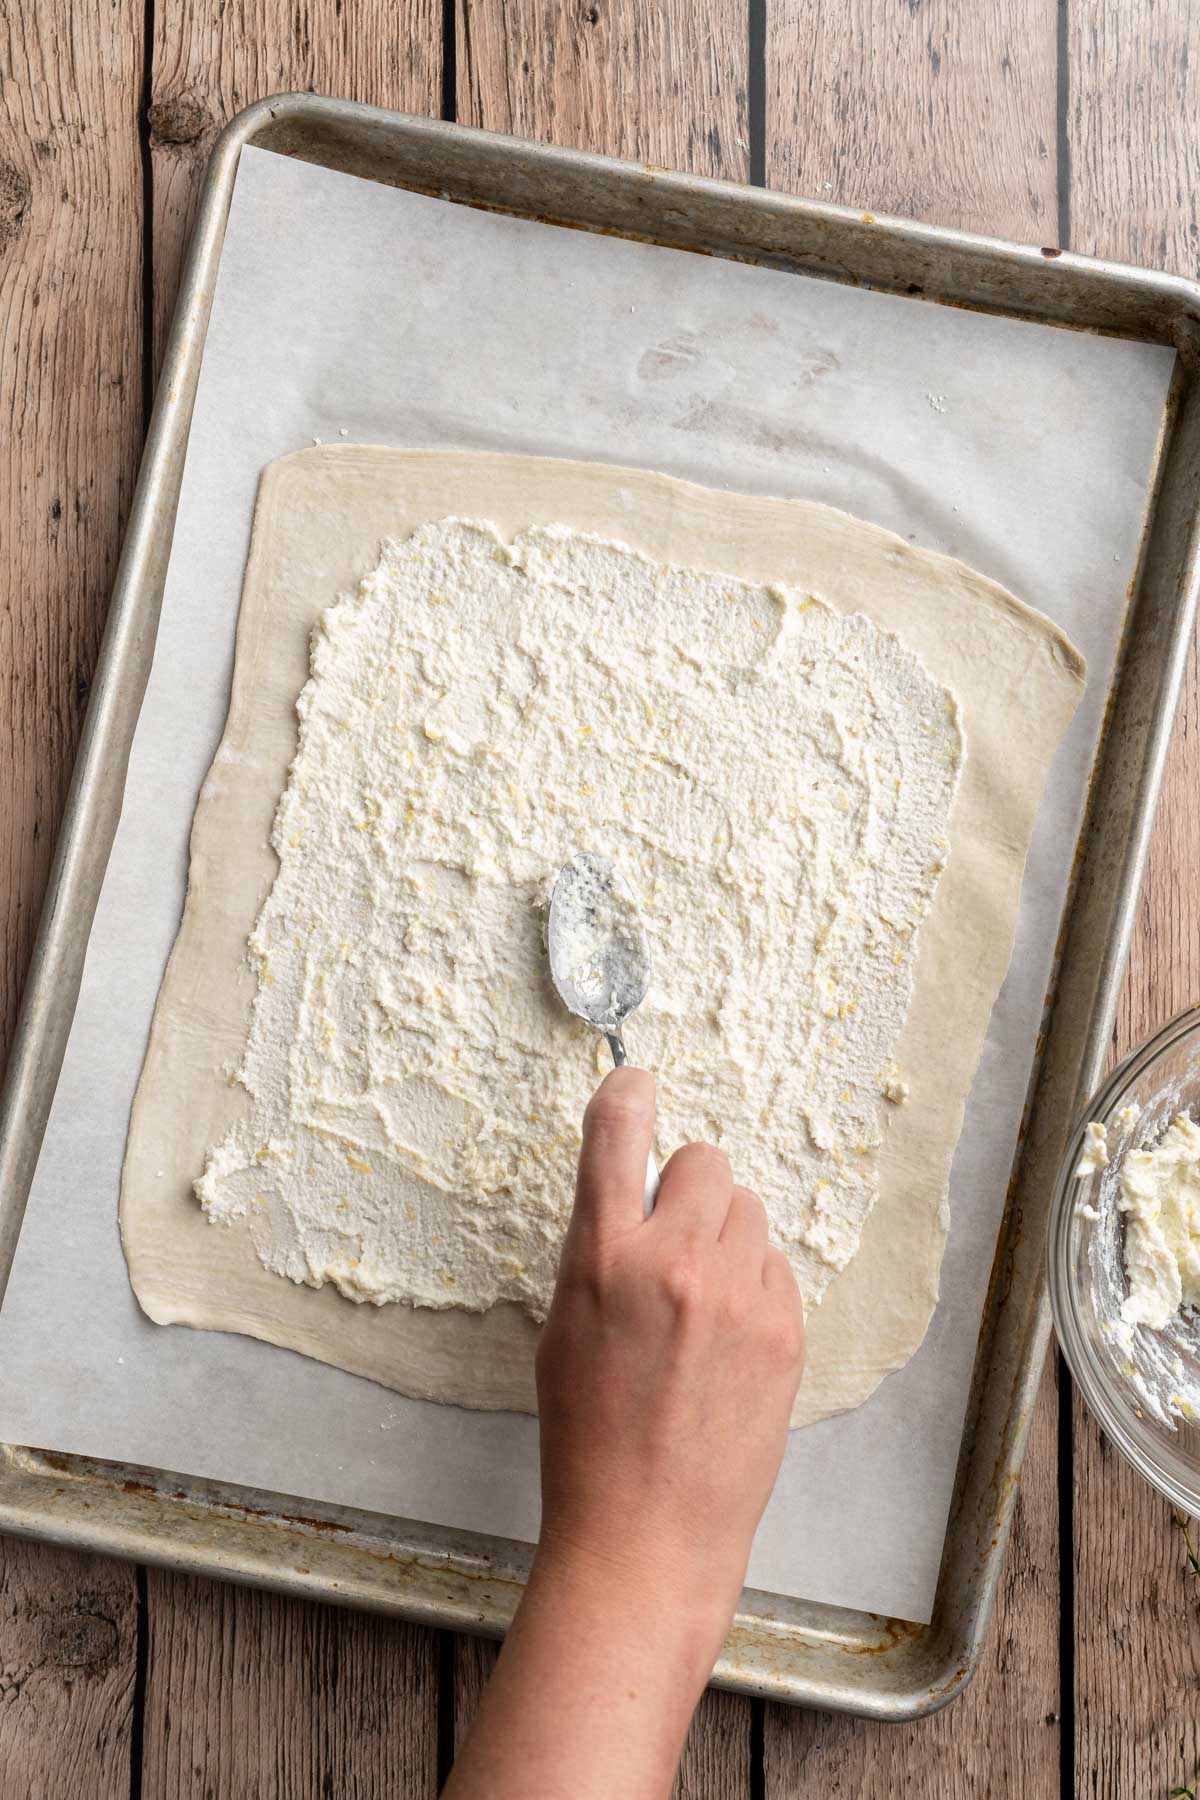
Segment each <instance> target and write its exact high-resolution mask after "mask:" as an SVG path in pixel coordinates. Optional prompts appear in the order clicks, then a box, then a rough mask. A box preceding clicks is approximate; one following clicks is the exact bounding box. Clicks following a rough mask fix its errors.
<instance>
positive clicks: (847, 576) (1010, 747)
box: [120, 445, 1085, 1427]
mask: <svg viewBox="0 0 1200 1800" xmlns="http://www.w3.org/2000/svg"><path fill="white" fill-rule="evenodd" d="M448 515H457V516H459V517H468V518H470V517H475V518H482V519H488V520H490V521H491V522H492V523H493V524H495V525H496V527H497V528H498V529H499V530H500V531H501V533H502V534H503V535H504V536H505V537H506V538H511V537H513V536H515V535H516V534H517V533H518V532H520V531H522V530H524V529H526V528H527V527H529V526H531V525H539V524H552V523H558V524H566V525H570V526H573V527H575V528H576V529H578V530H581V531H588V532H593V533H596V534H597V535H600V536H604V537H608V538H612V539H615V540H617V541H619V542H621V543H625V544H629V545H631V546H632V547H634V548H636V549H639V550H642V551H644V552H645V553H647V554H648V555H650V556H653V557H656V558H658V559H659V560H661V561H672V562H678V563H683V564H690V565H691V566H693V567H696V568H703V569H710V570H714V571H718V572H721V573H726V574H730V575H735V576H739V577H741V578H743V579H746V580H750V581H763V582H774V583H778V584H780V585H784V586H796V587H798V588H801V589H802V590H804V591H810V592H815V593H818V594H820V595H821V597H822V598H823V599H825V600H826V601H827V602H828V603H829V604H830V605H832V606H833V607H835V608H836V609H838V610H839V611H843V612H855V611H861V612H864V613H866V614H867V615H868V617H870V618H871V619H873V620H874V621H875V622H876V623H877V624H879V625H881V626H883V627H884V628H885V629H887V630H892V631H897V632H898V633H899V634H900V636H901V637H902V638H903V639H904V641H905V642H906V643H907V644H908V645H909V646H910V647H911V648H912V649H913V650H914V651H916V653H917V654H918V655H919V656H921V658H922V660H923V661H924V662H925V664H926V666H927V667H928V668H929V669H930V671H931V672H932V673H933V674H934V675H935V676H936V677H937V678H938V679H939V680H941V681H942V682H944V684H945V685H946V686H947V687H949V688H950V689H951V690H952V691H953V692H954V693H955V695H956V696H957V698H958V700H959V703H960V706H961V709H962V718H963V726H964V731H965V735H966V740H967V759H966V765H965V768H964V771H963V777H962V781H961V784H960V787H959V793H958V797H957V800H956V803H955V808H954V813H953V817H952V823H951V841H950V856H949V861H948V863H947V867H946V871H945V873H944V875H943V876H942V879H941V881H940V883H939V886H938V889H937V893H936V895H935V899H934V904H933V908H932V911H931V913H930V915H929V917H928V918H927V919H926V921H925V923H924V926H923V927H922V932H921V938H920V942H919V945H918V955H917V967H916V986H915V991H914V997H913V1003H912V1006H911V1008H910V1012H909V1016H908V1021H907V1024H906V1027H905V1031H904V1035H903V1038H902V1041H901V1044H900V1047H899V1050H898V1056H897V1060H898V1062H899V1064H900V1067H901V1069H902V1071H903V1073H904V1076H905V1078H906V1080H908V1082H909V1084H910V1089H911V1094H910V1098H909V1100H908V1103H907V1104H906V1105H904V1106H902V1107H900V1108H896V1109H891V1108H889V1109H888V1112H887V1116H886V1117H885V1120H884V1131H885V1136H884V1143H883V1147H882V1149H881V1152H880V1162H879V1170H880V1199H879V1201H878V1203H877V1204H876V1206H875V1208H874V1210H873V1211H872V1213H871V1215H870V1217H869V1218H868V1220H867V1222H866V1225H865V1227H864V1230H863V1235H862V1240H861V1243H860V1247H859V1250H858V1253H857V1255H856V1257H855V1259H854V1261H853V1262H852V1263H851V1264H850V1266H849V1268H848V1269H846V1270H845V1271H844V1273H843V1274H842V1275H841V1276H839V1277H838V1278H837V1279H836V1281H835V1282H834V1283H833V1285H832V1287H831V1288H830V1290H829V1292H828V1293H827V1295H826V1297H825V1299H824V1301H823V1303H822V1305H821V1306H820V1307H819V1308H817V1309H816V1310H815V1311H814V1313H813V1314H812V1316H811V1318H810V1320H809V1323H808V1366H807V1369H806V1373H805V1377H804V1381H803V1383H802V1384H801V1388H800V1393H799V1395H798V1397H797V1401H796V1406H795V1409H794V1411H793V1415H792V1425H793V1427H796V1426H800V1425H806V1424H811V1423H814V1422H816V1421H817V1420H819V1419H823V1418H827V1417H830V1416H832V1415H834V1414H836V1413H839V1412H844V1411H846V1410H848V1409H850V1408H851V1407H854V1406H857V1405H860V1404H861V1403H862V1402H863V1401H864V1400H865V1399H867V1398H868V1397H869V1396H870V1394H871V1393H873V1392H874V1390H875V1389H876V1388H877V1387H878V1385H879V1383H880V1382H881V1381H882V1380H883V1378H884V1377H885V1376H886V1375H888V1374H890V1373H892V1372H893V1371H894V1370H896V1369H899V1368H901V1367H902V1366H903V1365H904V1363H906V1362H907V1361H908V1360H909V1358H910V1357H911V1356H912V1355H913V1353H914V1352H915V1351H916V1350H917V1348H918V1347H919V1345H920V1343H921V1341H922V1339H923V1338H924V1336H925V1332H926V1329H927V1327H928V1324H929V1321H930V1318H931V1317H932V1314H933V1310H934V1307H935V1305H936V1303H937V1295H938V1284H939V1273H940V1267H941V1260H942V1253H943V1250H944V1246H945V1238H946V1229H947V1225H948V1217H947V1207H946V1193H947V1186H948V1181H949V1174H950V1165H951V1161H952V1159H953V1155H954V1151H955V1148H956V1145H957V1142H958V1137H959V1132H960V1129H961V1125H962V1118H963V1114H964V1110H965V1105H966V1101H967V1096H968V1093H969V1090H970V1086H971V1083H972V1081H973V1079H974V1074H975V1069H976V1066H977V1063H978V1060H979V1055H980V1052H981V1050H982V1046H983V1041H984V1037H985V1035H986V1032H987V1026H988V1022H989V1019H990V1016H991V1010H992V1006H993V1004H994V1002H995V998H996V995H997V993H998V992H999V988H1000V984H1001V982H1002V980H1003V978H1004V975H1005V972H1006V970H1007V967H1008V961H1009V956H1010V953H1011V948H1012V940H1013V935H1014V933H1015V929H1016V920H1017V912H1018V906H1019V901H1020V891H1021V881H1022V876H1023V873H1024V866H1025V858H1026V853H1027V850H1028V845H1029V839H1030V836H1031V834H1032V830H1033V824H1034V820H1035V818H1036V814H1037V807H1038V802H1039V799H1040V795H1041V791H1042V787H1043V783H1044V780H1045V776H1046V772H1047V770H1048V767H1049V764H1050V761H1051V758H1052V756H1053V753H1054V751H1055V749H1056V748H1057V745H1058V743H1059V741H1060V739H1061V737H1062V734H1063V732H1064V731H1065V729H1066V727H1067V725H1068V723H1069V722H1070V719H1071V717H1072V715H1073V713H1074V711H1075V708H1076V706H1077V704H1078V701H1079V698H1080V695H1081V693H1082V688H1083V681H1084V673H1085V671H1084V664H1083V660H1082V658H1081V657H1080V655H1079V653H1078V652H1077V651H1076V650H1075V649H1074V647H1073V646H1072V645H1071V643H1070V642H1069V640H1068V639H1067V638H1066V637H1065V636H1064V635H1063V633H1062V632H1061V631H1059V629H1058V628H1057V627H1056V626H1055V625H1054V624H1053V623H1052V622H1050V621H1049V620H1047V619H1046V618H1044V617H1043V616H1042V615H1040V614H1038V613H1035V612H1033V611H1032V610H1031V609H1030V608H1028V607H1026V606H1025V605H1023V603H1022V602H1020V601H1018V600H1016V599H1015V598H1014V597H1013V596H1012V595H1011V594H1009V593H1008V592H1007V591H1006V590H1005V589H1004V588H1002V587H1000V586H999V585H998V584H997V583H995V582H992V581H990V580H988V579H987V578H986V577H984V576H982V575H979V574H977V573H975V572H974V571H972V570H971V569H969V568H967V567H966V565H964V564H962V563H959V562H957V561H955V560H954V559H953V558H950V557H947V556H943V555H940V554H939V553H937V552H933V551H929V550H923V549H918V548H915V547H914V546H912V545H910V544H908V543H906V542H905V541H904V540H903V539H901V538H899V537H896V536H895V535H894V534H893V533H891V532H889V531H886V530H884V529H883V528H881V527H879V526H874V525H870V524H867V523H866V522H864V521H861V520H858V519H854V518H851V517H850V516H849V515H847V514H844V513H841V512H838V511H836V510H834V509H833V508H830V507H827V506H823V505H820V504H817V503H814V502H811V501H804V500H785V499H772V498H763V497H759V496H753V495H743V494H735V493H730V492H725V491H722V490H718V489H710V488H705V487H701V486H698V485H697V484H695V483H692V482H686V481H681V480H678V479H676V478H675V477H671V476H666V475H660V474H656V473H653V472H650V471H647V470H640V469H627V468H622V467H619V466H616V465H609V464H603V463H590V462H570V461H564V460H559V459H553V458H542V457H530V456H516V455H507V454H494V453H482V452H458V451H437V450H435V451H410V450H396V449H386V448H372V447H361V446H356V445H328V446H321V447H317V448H313V449H306V450H301V451H297V452H295V453H293V454H291V455H289V456H284V457H281V458H279V459H277V460H276V461H275V462H273V463H271V464H269V465H268V466H267V468H266V469H265V470H264V471H263V475H262V478H261V482H260V486H259V492H258V498H257V504H256V508H255V514H254V522H253V530H252V535H251V544H250V553H249V558H248V561H247V567H246V575H245V581H244V585H243V590H242V600H241V607H240V611H239V615H238V620H237V636H236V654H235V661H234V671H233V681H232V690H231V696H230V705H229V713H228V717H227V719H226V723H225V728H224V732H223V735H222V738H221V743H220V746H219V748H218V750H217V753H216V757H215V759H214V762H213V764H212V767H211V769H210V771H209V774H208V776H207V778H206V780H205V782H204V785H203V787H202V789H201V793H200V797H199V800H198V802H197V806H196V812H195V816H194V818H193V822H192V831H191V842H190V857H189V873H188V886H187V896H186V901H185V905H184V912H183V918H182V922H181V925H180V929H179V934H178V936H177V938H176V941H175V945H174V948H173V949H172V952H171V955H170V958H169V960H168V963H167V967H166V972H165V974H164V977H163V982H162V985H161V988H160V990H159V995H158V1000H157V1003H156V1006H155V1011H154V1016H153V1020H152V1023H151V1027H150V1034H149V1039H148V1045H147V1051H146V1059H145V1063H144V1065H143V1070H142V1075H141V1079H140V1082H139V1085H138V1089H137V1093H136V1095H135V1098H134V1103H133V1109H132V1112H131V1117H130V1130H129V1138H128V1142H127V1146H126V1156H125V1164H124V1170H123V1175H122V1185H121V1202H120V1223H121V1237H122V1244H123V1247H124V1251H125V1256H126V1260H127V1263H128V1266H129V1272H130V1279H131V1282H132V1285H133V1289H134V1293H135V1295H136V1297H137V1299H138V1302H139V1304H140V1305H141V1307H142V1309H143V1310H144V1311H145V1312H146V1314H147V1315H148V1316H149V1317H150V1318H151V1319H153V1320H155V1321H156V1322H158V1323H162V1324H188V1325H192V1326H195V1327H199V1328H202V1329H208V1330H222V1331H235V1332H241V1333H244V1334H247V1335H250V1336H253V1337H258V1338H261V1339H263V1340H265V1341H267V1342H270V1343H275V1344H279V1345H282V1346H284V1347H286V1348H289V1349H292V1350H296V1351H299V1352H301V1353H302V1354H305V1355H308V1356H312V1357H315V1358H317V1359H318V1360H320V1361H323V1362H328V1363H332V1364H334V1365H336V1366H338V1367H341V1368H344V1369H348V1370H350V1371H351V1372H352V1373H354V1374H358V1375H365V1376H368V1377H369V1378H371V1379H373V1380H375V1381H378V1382H380V1383H382V1384H383V1385H384V1386H387V1387H391V1388H394V1389H396V1390H397V1391H399V1392H402V1393H406V1394H411V1395H414V1396H416V1397H418V1398H422V1399H435V1400H440V1401H445V1402H451V1403H455V1404H458V1405H464V1406H471V1407H477V1408H493V1409H494V1408H502V1409H513V1410H518V1411H524V1412H533V1411H535V1410H536V1403H535V1396H534V1388H533V1348H534V1345H535V1344H536V1341H537V1336H538V1330H537V1327H536V1326H535V1325H534V1324H533V1322H532V1321H531V1320H530V1319H529V1318H528V1317H527V1316H526V1315H525V1314H524V1313H523V1312H522V1311H521V1310H520V1309H519V1308H517V1307H515V1306H512V1305H510V1304H507V1303H504V1304H501V1305H499V1306H496V1307H494V1308H492V1310H491V1311H490V1312H488V1313H484V1314H472V1313H467V1312H464V1311H462V1310H461V1309H457V1308H448V1309H446V1310H445V1311H443V1312H433V1311H429V1310H426V1309H422V1308H410V1307H404V1306H397V1305H392V1306H387V1307H383V1308H377V1307H374V1306H371V1305H355V1304H353V1303H351V1302H349V1301H347V1300H344V1299H343V1298H342V1297H341V1296H340V1295H339V1294H338V1293H337V1292H336V1290H334V1289H333V1288H332V1287H325V1288H322V1289H316V1290H314V1289H311V1288H305V1287H296V1286H293V1285H292V1284H291V1283H290V1282H288V1281H286V1280H284V1279H283V1278H282V1277H280V1276H277V1275H274V1274H272V1273H271V1272H270V1271H269V1270H267V1269H265V1268H264V1267H263V1266H262V1264H261V1263H260V1262H259V1260H258V1257H257V1255H256V1254H255V1251H254V1249H253V1246H252V1244H251V1243H250V1241H249V1237H248V1235H247V1233H246V1231H245V1229H244V1226H242V1225H240V1224H234V1225H230V1226H214V1225H210V1224H209V1223H208V1221H207V1220H206V1219H205V1217H204V1215H203V1214H202V1212H201V1210H200V1208H199V1206H198V1205H197V1203H196V1201H195V1199H194V1197H193V1194H192V1181H193V1180H194V1178H195V1175H196V1174H197V1173H198V1172H199V1170H200V1168H201V1166H202V1164H203V1157H204V1154H205V1152H206V1150H207V1149H208V1148H209V1146H210V1145H211V1144H212V1143H214V1142H216V1141H217V1140H218V1139H219V1138H220V1137H221V1136H223V1135H224V1133H225V1131H226V1130H227V1129H228V1126H229V1125H230V1123H232V1121H233V1120H234V1119H235V1118H236V1117H238V1116H239V1115H240V1113H242V1112H244V1110H245V1107H246V1102H247V1099H248V1097H247V1096H246V1095H245V1094H244V1093H243V1091H242V1090H241V1089H240V1088H238V1087H237V1086H236V1085H234V1084H232V1083H231V1082H230V1081H229V1079H228V1077H227V1075H226V1074H225V1073H224V1072H223V1071H224V1070H225V1069H226V1068H232V1067H235V1066H236V1064H237V1062H238V1061H239V1059H240V1055H241V1051H242V1047H243V1044H244V1040H245V1030H246V1026H247V1023H248V1018H249V1008H250V1003H251V1000H252V997H253V993H254V978H253V975H252V973H251V970H250V967H249V964H248V963H247V961H246V957H245V941H246V936H247V933H248V932H249V930H250V927H251V925H252V924H253V921H254V918H255V917H256V916H257V913H258V910H259V907H260V906H261V904H262V902H263V900H264V899H265V898H266V895H267V893H268V891H269V889H270V887H271V884H272V882H273V881H274V877H275V872H276V867H277V864H276V859H275V855H274V852H273V851H272V850H271V849H270V846H269V836H270V828H271V822H272V820H273V817H274V813H275V808H276V806H277V804H278V800H279V796H280V794H281V792H282V790H283V786H284V783H285V780H286V775H287V768H288V765H289V764H290V762H291V760H292V757H293V756H294V754H295V747H296V715H295V699H296V696H297V694H298V693H299V691H300V688H301V687H302V686H303V684H304V682H305V680H306V679H307V676H308V640H309V632H310V630H311V627H312V625H313V623H314V622H315V619H316V617H317V615H318V614H319V613H320V612H322V611H323V610H324V609H325V607H326V606H328V605H329V604H330V603H331V602H332V601H333V599H334V598H335V597H336V596H337V595H338V594H339V593H343V592H346V591H348V590H352V589H353V588H354V587H355V586H356V585H357V582H358V581H359V579H360V578H361V577H362V576H363V575H364V574H366V573H367V572H368V571H369V570H370V569H371V568H372V567H374V565H375V563H376V562H377V561H378V556H379V547H380V543H381V541H382V539H383V538H384V537H395V538H402V537H404V536H406V535H407V534H408V533H409V532H410V531H411V530H413V529H414V528H415V527H416V526H417V525H418V524H421V523H423V522H425V521H427V520H430V519H436V518H441V517H445V516H448ZM955 607H958V608H961V609H962V614H961V615H960V617H959V618H957V619H956V620H955V624H954V628H950V627H948V626H947V623H946V619H947V613H948V612H949V611H950V610H951V609H953V608H955ZM964 616H965V618H966V627H965V628H964V626H963V617H964ZM1014 713H1016V714H1017V716H1019V718H1020V722H1021V729H1020V731H1019V732H1013V731H1012V729H1011V721H1012V718H1013V716H1014ZM946 992H953V993H955V994H956V996H957V1000H958V1006H957V1020H956V1031H955V1035H954V1037H953V1040H952V1041H951V1040H947V1039H946V1037H945V1034H944V1031H943V1029H942V1027H943V1024H944V1018H945V1009H944V1006H943V1004H942V1000H941V996H942V995H943V994H944V993H946Z"/></svg>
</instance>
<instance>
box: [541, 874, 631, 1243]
mask: <svg viewBox="0 0 1200 1800" xmlns="http://www.w3.org/2000/svg"><path fill="white" fill-rule="evenodd" d="M546 941H547V945H548V948H549V951H550V976H551V979H552V981H553V982H554V986H555V989H556V990H557V992H558V997H559V999H560V1000H561V1001H562V1003H563V1005H564V1006H565V1007H566V1008H567V1010H568V1012H573V1013H574V1014H575V1015H576V1016H577V1017H578V1018H580V1019H586V1020H587V1022H588V1024H589V1025H594V1026H595V1027H596V1030H597V1031H602V1032H603V1033H604V1036H605V1037H606V1038H607V1040H608V1047H609V1049H610V1050H611V1051H612V1059H613V1063H614V1064H615V1066H616V1067H617V1068H618V1069H619V1068H620V1067H621V1065H622V1064H623V1063H624V1062H625V1061H626V1060H627V1058H626V1055H625V1042H624V1039H623V1038H622V1036H621V1030H622V1027H623V1026H624V1024H625V1021H626V1019H627V1018H628V1017H629V1015H630V1013H631V1012H632V1011H633V1010H634V1008H635V1007H637V1006H640V1005H641V1003H642V1001H643V1000H644V999H645V997H646V989H647V988H648V987H649V985H650V947H649V945H648V944H647V942H646V934H645V932H644V931H643V930H642V927H641V925H640V923H639V921H638V916H637V907H636V905H635V902H634V899H633V895H632V894H631V893H630V892H629V889H628V888H627V887H626V885H625V883H624V882H623V881H622V879H621V877H620V876H619V875H618V874H617V871H616V870H615V869H614V868H613V865H612V861H611V859H610V858H609V857H607V856H599V855H597V854H596V852H595V851H591V850H581V851H580V852H579V853H578V854H577V855H575V856H573V857H572V858H571V860H570V862H568V863H564V864H563V867H562V868H561V869H560V870H559V873H558V879H557V880H556V881H555V883H554V890H553V892H552V893H551V895H550V914H549V918H548V920H547V925H546ZM657 1195H658V1165H657V1163H656V1162H655V1160H654V1157H653V1155H651V1157H650V1159H649V1162H648V1163H647V1165H646V1188H645V1194H644V1202H645V1208H646V1212H647V1214H649V1213H650V1212H652V1211H653V1209H654V1202H655V1199H656V1197H657Z"/></svg>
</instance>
